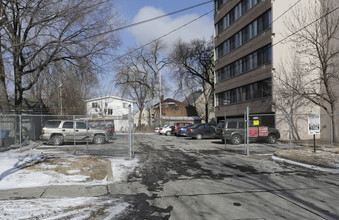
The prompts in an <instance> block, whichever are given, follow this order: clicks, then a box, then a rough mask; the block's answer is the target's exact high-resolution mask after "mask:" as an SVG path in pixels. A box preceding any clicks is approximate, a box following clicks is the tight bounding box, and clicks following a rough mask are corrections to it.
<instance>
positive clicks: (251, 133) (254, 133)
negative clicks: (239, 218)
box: [249, 127, 258, 137]
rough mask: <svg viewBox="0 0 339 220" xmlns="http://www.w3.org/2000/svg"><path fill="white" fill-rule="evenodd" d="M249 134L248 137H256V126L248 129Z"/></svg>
mask: <svg viewBox="0 0 339 220" xmlns="http://www.w3.org/2000/svg"><path fill="white" fill-rule="evenodd" d="M249 136H250V137H258V128H255V127H253V128H250V129H249Z"/></svg>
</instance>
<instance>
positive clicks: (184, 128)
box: [178, 124, 194, 136]
mask: <svg viewBox="0 0 339 220" xmlns="http://www.w3.org/2000/svg"><path fill="white" fill-rule="evenodd" d="M193 125H194V124H190V125H187V126H185V127H181V128H179V132H178V136H186V131H187V129H189V128H190V127H192V126H193Z"/></svg>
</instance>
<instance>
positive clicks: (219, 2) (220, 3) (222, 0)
mask: <svg viewBox="0 0 339 220" xmlns="http://www.w3.org/2000/svg"><path fill="white" fill-rule="evenodd" d="M226 2H228V0H215V11H216V12H217V11H219V9H220V8H221V7H222V6H223V5H224V4H226Z"/></svg>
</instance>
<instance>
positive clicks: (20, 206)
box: [0, 197, 129, 220]
mask: <svg viewBox="0 0 339 220" xmlns="http://www.w3.org/2000/svg"><path fill="white" fill-rule="evenodd" d="M128 206H129V204H128V203H124V202H121V201H120V200H117V199H115V200H112V199H108V200H104V201H103V200H100V199H99V198H93V197H91V198H83V197H80V198H68V199H22V200H0V219H2V220H7V219H8V220H12V219H78V220H82V219H91V217H94V216H95V215H102V212H103V211H104V212H106V213H107V217H106V218H105V219H107V220H108V219H112V218H114V217H115V216H117V215H119V214H120V213H121V212H123V211H124V210H125V209H126V208H127V207H128ZM102 207H104V208H105V210H102V209H101V208H102Z"/></svg>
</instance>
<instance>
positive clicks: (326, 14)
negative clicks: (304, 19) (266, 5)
mask: <svg viewBox="0 0 339 220" xmlns="http://www.w3.org/2000/svg"><path fill="white" fill-rule="evenodd" d="M338 9H339V7H336V8H335V9H333V10H332V11H329V12H327V13H326V14H324V15H323V16H321V17H320V18H318V19H316V20H314V21H312V22H311V23H309V24H307V25H306V26H304V27H302V28H300V29H299V30H297V31H295V32H293V33H292V34H290V35H288V36H286V37H285V38H283V39H281V40H280V41H278V42H277V43H275V44H273V45H272V47H273V46H275V45H277V44H279V43H281V42H283V41H284V40H286V39H288V38H290V37H292V36H293V35H295V34H297V33H298V32H300V31H302V30H303V29H305V28H307V27H308V26H310V25H312V24H314V23H316V22H317V21H319V20H320V19H322V18H324V17H326V16H327V15H329V14H331V13H333V12H334V11H336V10H338Z"/></svg>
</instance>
